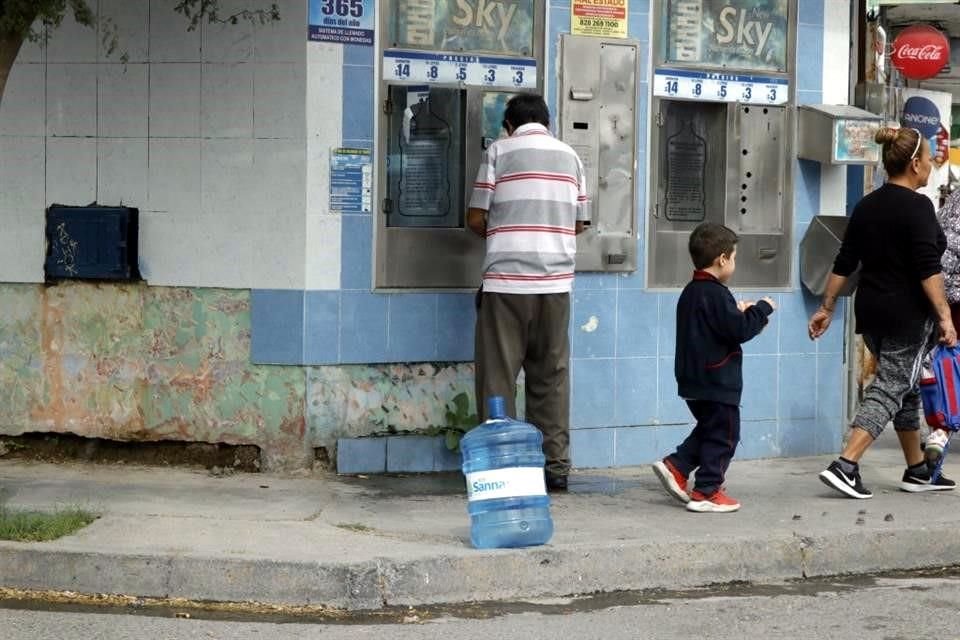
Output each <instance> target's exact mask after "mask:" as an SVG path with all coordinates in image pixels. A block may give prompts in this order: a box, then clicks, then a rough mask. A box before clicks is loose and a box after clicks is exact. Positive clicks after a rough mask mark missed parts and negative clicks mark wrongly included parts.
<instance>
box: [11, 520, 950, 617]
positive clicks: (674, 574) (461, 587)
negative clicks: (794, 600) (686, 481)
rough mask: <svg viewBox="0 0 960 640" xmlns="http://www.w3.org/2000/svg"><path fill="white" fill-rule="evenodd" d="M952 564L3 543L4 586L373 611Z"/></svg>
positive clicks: (898, 555)
mask: <svg viewBox="0 0 960 640" xmlns="http://www.w3.org/2000/svg"><path fill="white" fill-rule="evenodd" d="M956 564H960V539H957V537H956V536H952V535H949V534H945V532H944V531H943V530H932V529H927V528H915V529H899V530H892V531H863V532H853V533H847V534H840V535H836V536H830V537H822V536H815V535H809V536H808V535H804V534H802V533H800V532H795V533H793V534H792V535H779V536H772V537H765V538H749V539H736V540H715V541H708V542H704V541H685V540H677V541H676V542H673V543H670V544H662V543H642V542H627V543H624V544H620V545H601V546H591V545H578V546H565V547H550V546H545V547H537V548H531V549H522V550H497V551H477V552H475V553H466V554H458V555H440V556H434V557H424V558H419V559H410V560H396V559H391V558H379V559H376V560H372V561H363V562H356V563H340V564H338V563H329V564H327V563H319V562H281V561H274V560H268V559H242V558H205V557H195V556H189V555H166V556H147V555H128V554H116V553H88V552H72V551H61V550H43V549H39V548H37V546H35V545H25V544H20V543H2V544H0V586H3V587H7V588H18V589H43V590H52V591H73V592H78V593H86V594H100V593H111V594H124V595H131V596H141V597H158V598H165V597H178V598H186V599H190V600H201V601H221V602H260V603H266V604H282V605H289V606H296V605H313V606H328V607H332V608H337V609H345V610H373V609H381V608H384V607H388V606H401V605H402V606H407V605H410V606H418V605H428V604H439V603H457V602H472V601H484V600H520V599H528V598H538V597H550V596H571V595H582V594H590V593H596V592H612V591H623V590H634V589H677V588H690V587H698V586H704V585H708V584H721V583H730V582H744V581H745V582H769V581H775V580H789V579H802V578H809V577H815V576H821V577H822V576H830V575H839V574H848V573H874V572H881V571H888V570H898V569H922V568H929V567H940V566H949V565H956Z"/></svg>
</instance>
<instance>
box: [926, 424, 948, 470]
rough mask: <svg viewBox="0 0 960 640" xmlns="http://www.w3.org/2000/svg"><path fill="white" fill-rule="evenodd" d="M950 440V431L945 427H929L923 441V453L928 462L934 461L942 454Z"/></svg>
mask: <svg viewBox="0 0 960 640" xmlns="http://www.w3.org/2000/svg"><path fill="white" fill-rule="evenodd" d="M949 440H950V433H949V432H948V431H947V430H946V429H930V433H929V434H927V437H926V439H925V440H924V443H923V454H924V456H926V458H927V461H928V462H933V463H936V462H937V460H939V459H940V456H942V455H943V450H944V449H946V448H947V442H948V441H949Z"/></svg>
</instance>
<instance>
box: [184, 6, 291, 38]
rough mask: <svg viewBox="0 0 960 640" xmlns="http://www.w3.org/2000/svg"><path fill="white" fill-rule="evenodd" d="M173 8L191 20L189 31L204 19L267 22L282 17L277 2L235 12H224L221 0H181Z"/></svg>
mask: <svg viewBox="0 0 960 640" xmlns="http://www.w3.org/2000/svg"><path fill="white" fill-rule="evenodd" d="M173 10H174V11H176V12H177V13H182V14H183V16H184V17H185V18H186V19H187V20H189V21H190V25H189V26H188V27H187V30H188V31H193V30H194V29H196V28H197V26H198V25H199V24H201V23H202V22H204V21H207V22H209V23H211V24H217V23H219V24H237V23H238V22H251V23H253V24H267V23H268V22H276V21H277V20H279V19H280V8H279V7H278V6H277V5H276V4H271V5H270V6H269V7H267V8H266V9H241V10H240V11H236V12H234V13H224V12H223V8H222V7H221V6H220V0H180V2H178V3H177V4H176V6H174V7H173Z"/></svg>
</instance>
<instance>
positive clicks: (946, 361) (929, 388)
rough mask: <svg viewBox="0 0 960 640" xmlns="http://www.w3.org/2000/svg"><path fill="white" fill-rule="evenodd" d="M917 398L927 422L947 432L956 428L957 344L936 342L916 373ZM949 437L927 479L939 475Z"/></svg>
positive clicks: (959, 424) (959, 390)
mask: <svg viewBox="0 0 960 640" xmlns="http://www.w3.org/2000/svg"><path fill="white" fill-rule="evenodd" d="M920 400H921V402H922V403H923V417H924V419H925V420H926V422H927V424H928V425H930V426H931V427H933V428H935V429H946V430H947V431H948V432H949V436H953V433H954V432H956V431H960V347H945V346H943V345H937V346H936V347H935V348H934V349H933V351H932V352H931V353H930V364H929V366H926V367H924V372H923V374H922V375H921V377H920ZM951 439H952V437H948V438H947V443H946V445H944V447H943V454H942V455H941V456H940V458H939V459H938V460H937V464H936V467H935V468H934V469H933V472H932V473H931V476H930V478H931V480H936V479H937V478H939V477H940V473H941V470H942V469H943V461H944V459H946V457H947V447H949V446H950V440H951Z"/></svg>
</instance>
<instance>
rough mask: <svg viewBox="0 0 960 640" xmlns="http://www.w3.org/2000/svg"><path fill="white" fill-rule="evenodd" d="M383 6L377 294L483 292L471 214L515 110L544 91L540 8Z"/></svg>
mask: <svg viewBox="0 0 960 640" xmlns="http://www.w3.org/2000/svg"><path fill="white" fill-rule="evenodd" d="M383 7H384V9H383V10H382V11H381V12H380V14H381V26H382V28H381V33H383V34H384V41H383V42H382V46H381V49H380V53H381V76H380V91H379V96H380V102H381V105H380V107H381V112H380V120H379V145H378V147H379V150H380V152H379V158H378V162H379V176H380V178H379V183H378V194H379V199H380V202H379V204H380V206H379V213H380V215H379V216H378V217H377V222H376V249H375V254H376V265H375V267H376V268H375V286H377V287H379V288H460V287H475V286H476V285H477V283H478V282H479V278H480V270H481V266H482V262H483V253H484V251H483V241H482V240H481V239H479V238H477V237H476V236H474V234H473V233H472V232H470V230H469V229H467V228H466V225H465V215H466V210H467V204H468V203H469V200H470V195H471V191H472V186H473V182H474V179H475V178H476V174H477V169H478V168H479V166H480V161H481V159H482V157H483V150H484V149H485V148H486V146H487V145H488V144H490V143H491V142H492V141H493V140H496V139H497V138H498V137H500V136H501V135H502V126H501V122H502V120H503V110H504V107H505V105H506V102H507V100H508V99H509V98H510V97H511V96H513V95H514V94H516V93H518V92H540V93H542V92H543V41H544V38H543V17H544V4H543V0H516V1H514V0H511V1H510V2H499V1H497V0H492V1H489V2H484V1H480V2H479V3H478V2H476V1H475V0H458V2H449V3H448V2H435V1H434V0H387V1H386V2H384V3H383Z"/></svg>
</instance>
